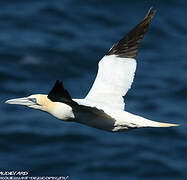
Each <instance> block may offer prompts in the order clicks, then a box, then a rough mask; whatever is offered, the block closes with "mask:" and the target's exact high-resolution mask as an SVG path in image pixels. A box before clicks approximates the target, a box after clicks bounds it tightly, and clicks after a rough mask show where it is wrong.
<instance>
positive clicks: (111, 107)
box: [6, 9, 177, 132]
mask: <svg viewBox="0 0 187 180" xmlns="http://www.w3.org/2000/svg"><path fill="white" fill-rule="evenodd" d="M154 14H155V11H153V10H152V9H150V10H149V12H148V13H147V15H146V17H145V18H144V19H143V20H142V21H141V22H140V23H139V24H138V25H137V26H136V27H135V28H134V29H132V30H131V31H130V32H129V33H128V34H127V35H126V36H125V37H124V38H122V39H121V40H120V41H119V42H118V43H116V44H115V45H114V46H113V47H112V48H111V49H110V50H109V52H108V53H107V54H106V55H105V56H104V57H103V58H102V59H101V60H100V62H99V68H98V73H97V77H96V79H95V82H94V83H93V86H92V88H91V90H90V91H89V93H88V95H87V96H86V97H85V98H84V99H72V98H71V96H70V94H69V93H68V91H67V90H66V89H65V88H64V86H63V84H62V83H60V82H59V81H57V82H56V83H55V85H54V87H53V89H52V90H51V91H50V93H49V94H48V95H43V94H37V95H31V96H28V97H25V98H17V99H11V100H8V101H6V103H8V104H19V105H25V106H28V107H30V108H34V109H39V110H42V111H46V112H48V113H50V114H51V115H53V116H54V117H56V118H58V119H60V120H63V121H73V122H78V123H81V124H85V125H88V126H91V127H95V128H97V129H102V130H105V131H110V132H118V131H124V130H127V129H134V128H143V127H171V126H177V124H168V123H160V122H156V121H151V120H148V119H146V118H143V117H140V116H138V115H134V114H132V113H129V112H126V111H125V103H124V99H123V97H124V96H125V95H126V93H127V91H128V90H129V89H130V88H131V85H132V82H133V79H134V75H135V71H136V56H137V53H138V47H139V45H140V43H141V41H142V39H143V37H144V35H145V33H146V31H147V29H148V26H149V23H150V21H151V20H152V18H153V16H154Z"/></svg>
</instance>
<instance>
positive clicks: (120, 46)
mask: <svg viewBox="0 0 187 180" xmlns="http://www.w3.org/2000/svg"><path fill="white" fill-rule="evenodd" d="M155 13H156V10H153V8H152V7H151V8H150V9H149V11H148V12H147V14H146V16H145V17H144V19H143V20H142V21H141V22H140V23H139V24H138V25H137V26H135V27H134V28H133V29H132V30H131V31H130V32H129V33H127V34H126V35H125V36H124V37H123V38H122V39H121V40H120V41H119V42H118V43H116V44H115V45H114V46H113V47H112V48H111V49H110V51H109V52H108V54H107V55H112V54H115V55H117V56H119V57H121V58H134V59H135V58H136V56H137V54H138V47H139V46H140V44H141V42H142V40H143V38H144V35H145V33H146V32H147V30H148V27H149V24H150V22H151V20H152V19H153V17H154V15H155Z"/></svg>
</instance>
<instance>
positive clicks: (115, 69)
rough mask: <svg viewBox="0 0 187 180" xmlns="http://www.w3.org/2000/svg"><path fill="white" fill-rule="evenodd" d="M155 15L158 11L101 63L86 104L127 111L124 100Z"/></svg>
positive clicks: (149, 15) (125, 38)
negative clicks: (144, 39)
mask: <svg viewBox="0 0 187 180" xmlns="http://www.w3.org/2000/svg"><path fill="white" fill-rule="evenodd" d="M154 14H155V11H153V10H152V8H150V9H149V11H148V13H147V15H146V16H145V18H144V19H143V20H142V21H141V22H140V23H139V24H138V25H137V26H136V27H134V28H133V29H132V30H131V31H130V32H129V33H127V34H126V35H125V36H124V37H123V38H122V39H121V40H120V41H119V42H118V43H116V44H115V45H114V46H113V47H112V48H111V49H110V50H109V52H108V53H107V54H106V55H105V56H104V57H103V58H102V59H101V60H100V62H99V69H98V73H97V77H96V79H95V82H94V84H93V86H92V88H91V90H90V91H89V93H88V95H87V96H86V100H88V101H92V102H94V103H96V104H98V105H101V106H102V105H107V106H111V107H113V108H118V109H124V106H125V103H124V100H123V96H125V94H126V93H127V91H128V90H129V89H130V87H131V84H132V82H133V79H134V74H135V70H136V56H137V53H138V47H139V45H140V44H141V41H142V39H143V37H144V35H145V33H146V32H147V29H148V27H149V24H150V22H151V20H152V18H153V17H154Z"/></svg>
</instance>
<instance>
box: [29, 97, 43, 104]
mask: <svg viewBox="0 0 187 180" xmlns="http://www.w3.org/2000/svg"><path fill="white" fill-rule="evenodd" d="M28 100H29V101H32V102H33V103H35V104H37V105H40V104H38V103H37V99H36V98H28Z"/></svg>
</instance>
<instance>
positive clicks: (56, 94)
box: [48, 80, 72, 102]
mask: <svg viewBox="0 0 187 180" xmlns="http://www.w3.org/2000/svg"><path fill="white" fill-rule="evenodd" d="M48 98H49V99H50V100H51V101H54V102H66V101H67V102H68V101H72V98H71V96H70V94H69V93H68V91H67V90H66V89H65V88H64V85H63V83H62V82H60V81H59V80H57V81H56V83H55V85H54V86H53V88H52V89H51V91H50V92H49V94H48Z"/></svg>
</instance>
